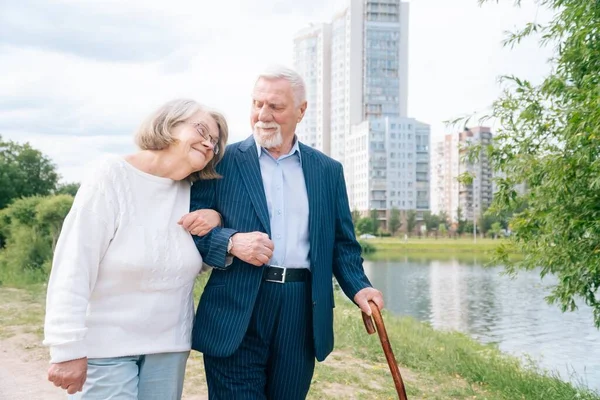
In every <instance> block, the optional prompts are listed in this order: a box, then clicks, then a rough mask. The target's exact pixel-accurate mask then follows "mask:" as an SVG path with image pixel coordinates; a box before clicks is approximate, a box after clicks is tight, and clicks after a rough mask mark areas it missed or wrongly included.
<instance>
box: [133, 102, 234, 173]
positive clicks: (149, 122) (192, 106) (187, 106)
mask: <svg viewBox="0 0 600 400" xmlns="http://www.w3.org/2000/svg"><path fill="white" fill-rule="evenodd" d="M200 111H203V112H206V113H207V114H209V115H210V116H211V117H212V118H213V119H214V120H215V122H216V123H217V127H218V129H219V143H218V146H219V149H220V151H219V154H217V155H215V156H214V157H213V158H212V160H211V161H210V162H209V163H208V164H207V165H206V166H205V167H204V169H203V170H201V171H198V172H195V173H193V174H192V175H190V176H189V177H188V178H187V179H188V180H190V181H194V180H197V179H215V178H220V175H219V174H218V173H217V172H216V170H215V166H216V165H217V164H218V163H219V161H221V159H222V158H223V154H224V153H225V146H226V145H227V138H228V136H229V128H228V126H227V121H226V120H225V117H224V116H223V115H222V114H221V113H218V112H216V111H213V110H211V109H208V108H206V107H204V106H202V105H201V104H200V103H198V102H196V101H194V100H189V99H176V100H171V101H169V102H168V103H165V104H163V105H162V106H161V107H159V108H158V109H157V110H156V111H154V112H153V113H152V114H150V115H149V116H148V117H147V118H146V120H145V121H144V122H143V123H142V125H141V126H140V127H139V129H138V130H137V132H136V133H135V144H136V145H137V146H138V147H139V148H140V150H164V149H166V148H167V147H169V146H171V145H172V144H173V143H175V142H176V141H177V139H175V137H173V133H172V130H173V128H174V127H175V126H177V125H178V124H180V123H182V122H186V121H187V120H188V119H189V118H191V117H193V116H194V115H195V114H196V113H198V112H200Z"/></svg>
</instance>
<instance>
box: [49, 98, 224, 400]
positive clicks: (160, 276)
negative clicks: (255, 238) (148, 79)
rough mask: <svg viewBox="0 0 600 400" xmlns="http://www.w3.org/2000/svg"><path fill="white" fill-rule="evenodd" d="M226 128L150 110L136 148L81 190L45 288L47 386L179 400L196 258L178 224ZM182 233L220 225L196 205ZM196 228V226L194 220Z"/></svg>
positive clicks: (200, 112) (192, 107)
mask: <svg viewBox="0 0 600 400" xmlns="http://www.w3.org/2000/svg"><path fill="white" fill-rule="evenodd" d="M227 134H228V130H227V123H226V121H225V119H224V118H223V116H222V115H221V114H219V113H216V112H213V111H209V110H207V109H205V108H204V107H202V106H201V105H199V104H198V103H196V102H195V101H191V100H174V101H171V102H169V103H167V104H165V105H163V106H162V107H161V108H159V109H158V110H157V111H156V112H155V113H153V114H152V115H151V116H150V117H149V118H148V119H147V120H146V122H144V123H143V124H142V126H141V128H140V129H139V131H138V132H137V134H136V137H135V140H136V144H137V145H138V147H139V148H140V151H138V152H137V153H135V154H131V155H129V156H126V157H124V158H122V157H112V158H110V159H107V160H105V161H104V162H103V163H101V165H100V166H99V168H97V169H95V170H94V172H93V173H92V174H91V175H90V176H88V177H87V179H86V180H85V181H84V182H83V183H82V185H81V188H80V189H79V192H78V193H77V196H76V197H75V201H74V202H73V206H72V208H71V210H70V212H69V214H68V215H67V217H66V219H65V221H64V224H63V228H62V232H61V235H60V238H59V241H58V244H57V247H56V252H55V254H54V260H53V265H52V272H51V275H50V281H49V284H48V294H47V306H46V322H45V340H44V344H46V345H48V346H50V355H51V361H50V362H51V366H50V369H49V372H48V379H49V380H50V381H52V382H53V383H54V384H55V385H56V386H60V387H62V388H63V389H66V390H67V392H68V393H69V394H71V395H73V394H74V395H73V396H70V398H71V399H109V398H111V399H112V398H118V399H132V400H133V399H136V400H137V399H144V400H147V399H157V400H158V399H160V400H169V399H179V398H181V393H182V387H183V378H184V370H185V365H186V362H187V358H188V355H189V351H190V343H191V339H190V335H191V329H192V323H193V318H194V316H193V294H192V291H193V286H194V280H195V278H196V276H197V275H198V273H199V272H200V271H201V266H202V258H201V256H200V255H199V253H198V251H197V250H196V246H195V245H194V241H193V239H192V237H191V236H190V235H189V233H188V232H187V231H186V230H185V229H184V228H183V227H182V226H181V225H180V224H179V221H180V218H181V217H182V216H183V215H185V214H187V213H188V211H189V207H190V186H191V182H192V181H193V180H195V179H212V178H217V177H218V175H217V173H216V172H215V165H216V164H217V163H218V162H219V161H220V160H221V158H222V157H223V151H224V150H225V144H226V141H227ZM200 213H203V214H201V215H199V218H198V219H197V221H199V222H198V223H196V224H195V227H194V231H193V233H195V234H205V233H207V232H208V230H210V229H212V227H214V226H216V225H218V224H219V223H220V217H219V215H218V214H217V213H216V212H214V211H209V210H201V211H200ZM202 221H204V222H202Z"/></svg>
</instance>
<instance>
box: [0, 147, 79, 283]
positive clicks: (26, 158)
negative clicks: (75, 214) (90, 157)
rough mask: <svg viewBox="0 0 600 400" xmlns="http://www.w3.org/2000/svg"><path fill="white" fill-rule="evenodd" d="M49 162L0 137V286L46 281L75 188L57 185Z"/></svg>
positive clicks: (46, 158) (74, 186)
mask: <svg viewBox="0 0 600 400" xmlns="http://www.w3.org/2000/svg"><path fill="white" fill-rule="evenodd" d="M59 178H60V176H59V174H58V172H57V171H56V166H55V165H54V164H53V163H52V161H51V160H50V159H49V158H48V157H47V156H45V155H44V154H42V153H41V152H40V151H39V150H36V149H34V148H32V147H31V146H30V145H29V144H20V143H16V142H13V141H6V140H3V139H2V137H1V136H0V284H2V283H4V284H6V283H10V284H25V283H32V282H40V281H44V280H45V279H46V278H47V274H48V272H49V270H50V263H51V260H52V254H53V251H54V247H55V246H56V241H57V239H58V235H59V233H60V229H61V227H62V222H63V220H64V218H65V216H66V215H67V213H68V211H69V209H70V208H71V204H72V203H73V197H74V196H75V193H76V192H77V190H78V188H79V184H77V183H66V184H61V183H59Z"/></svg>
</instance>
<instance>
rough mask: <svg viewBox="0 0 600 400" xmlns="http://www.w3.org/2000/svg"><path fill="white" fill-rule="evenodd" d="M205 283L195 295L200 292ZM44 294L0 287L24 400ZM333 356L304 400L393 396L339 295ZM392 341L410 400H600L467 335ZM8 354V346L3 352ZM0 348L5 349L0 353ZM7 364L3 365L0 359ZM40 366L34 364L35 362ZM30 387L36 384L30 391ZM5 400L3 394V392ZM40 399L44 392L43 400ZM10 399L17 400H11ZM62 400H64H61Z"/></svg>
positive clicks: (425, 334)
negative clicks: (23, 373) (24, 363)
mask: <svg viewBox="0 0 600 400" xmlns="http://www.w3.org/2000/svg"><path fill="white" fill-rule="evenodd" d="M201 287H202V283H200V285H198V288H197V292H198V293H199V292H200V291H201ZM43 303H44V288H43V287H42V286H30V287H27V288H25V289H10V288H3V287H0V344H2V343H18V346H14V345H13V346H12V347H11V348H12V351H13V352H17V353H18V355H19V356H18V357H17V355H14V354H13V357H12V358H13V359H21V360H29V361H31V360H34V361H36V362H30V363H29V364H28V367H29V368H28V369H25V368H22V369H21V370H29V372H28V376H27V378H28V381H27V382H28V383H27V384H28V385H30V387H29V388H15V390H24V389H27V390H29V391H28V392H27V393H30V394H32V395H30V396H29V398H44V399H53V398H54V397H47V396H46V397H39V396H37V397H36V395H35V394H33V393H35V389H36V388H35V387H36V386H39V389H40V390H41V389H44V390H48V389H47V386H46V385H49V383H48V382H47V381H45V380H44V379H43V377H44V374H45V371H44V369H45V368H46V367H47V363H46V359H47V358H46V357H47V356H46V354H47V352H46V349H44V348H42V347H41V346H40V341H41V337H42V324H43ZM336 304H337V307H336V310H335V330H336V347H335V351H334V353H333V354H332V355H331V356H330V357H328V359H327V360H326V361H325V362H324V363H319V364H318V365H317V368H316V370H315V375H314V378H313V385H312V388H311V391H310V394H309V397H308V398H309V399H320V400H324V399H341V398H343V399H393V398H396V397H395V392H394V389H393V383H392V379H391V377H390V375H389V372H388V367H387V363H386V361H385V357H384V356H383V353H382V350H381V346H380V344H379V340H378V338H377V336H376V335H372V336H369V335H367V334H366V332H365V329H364V326H363V324H362V320H361V318H360V313H359V312H358V310H357V309H356V307H355V306H354V305H353V304H351V303H350V302H349V301H347V300H346V299H345V298H344V297H343V296H342V295H341V294H340V293H337V294H336ZM384 314H385V315H384V318H385V321H386V326H387V330H388V334H389V337H390V341H391V343H392V346H393V349H394V352H395V354H396V358H397V360H398V361H399V362H400V367H401V372H402V375H403V377H404V380H405V383H406V386H407V391H408V395H409V398H410V399H411V400H415V399H439V400H441V399H450V398H452V399H481V400H483V399H487V400H501V399H502V400H504V399H532V400H534V399H535V400H539V399H553V400H561V399H564V400H567V399H568V400H571V399H575V398H577V399H587V400H600V396H598V395H594V394H591V393H589V392H586V391H578V390H576V389H575V388H573V386H572V385H570V384H567V383H565V382H562V381H560V380H558V379H555V378H553V377H552V376H550V375H540V374H537V373H535V372H533V370H531V369H527V368H524V367H523V366H522V365H521V364H520V363H519V362H518V361H517V360H516V359H515V358H512V357H508V356H506V355H503V354H502V353H500V352H499V351H498V350H496V349H495V348H494V347H492V346H485V345H481V344H479V343H477V342H475V341H473V340H471V339H469V338H468V337H466V336H465V335H462V334H458V333H444V332H438V331H435V330H433V329H432V328H431V327H429V326H427V325H426V324H422V323H419V322H417V321H415V320H413V319H409V318H396V317H393V316H391V315H389V314H387V313H384ZM5 347H6V346H5ZM0 348H2V346H0ZM3 359H4V358H3ZM38 361H39V362H38ZM32 382H34V383H32ZM2 389H3V390H4V391H0V393H2V394H3V395H4V394H5V391H6V390H7V389H9V390H10V388H2ZM40 393H43V392H40ZM184 393H185V397H184V398H185V399H188V400H199V399H205V398H206V383H205V381H204V371H203V366H202V358H201V355H199V354H197V353H193V354H192V357H191V358H190V361H189V363H188V369H187V378H186V384H185V392H184ZM6 394H7V395H10V396H9V397H7V398H17V397H16V396H13V394H12V393H6ZM57 398H58V397H57ZM61 398H62V397H61Z"/></svg>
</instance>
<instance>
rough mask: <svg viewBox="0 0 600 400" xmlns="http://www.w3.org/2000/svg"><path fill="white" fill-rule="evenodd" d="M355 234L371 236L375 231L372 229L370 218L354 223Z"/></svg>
mask: <svg viewBox="0 0 600 400" xmlns="http://www.w3.org/2000/svg"><path fill="white" fill-rule="evenodd" d="M356 233H357V234H358V235H359V236H360V235H363V234H365V233H369V234H371V235H373V234H374V233H375V229H374V228H373V220H372V219H371V218H361V219H359V220H358V222H357V223H356Z"/></svg>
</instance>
